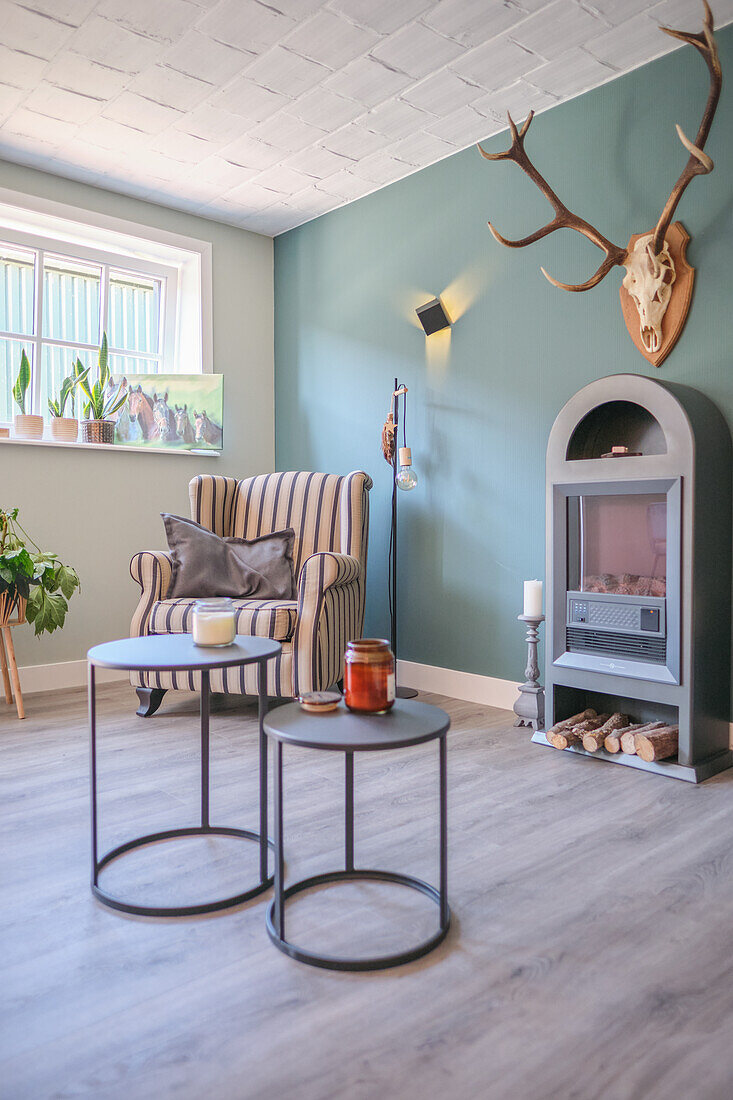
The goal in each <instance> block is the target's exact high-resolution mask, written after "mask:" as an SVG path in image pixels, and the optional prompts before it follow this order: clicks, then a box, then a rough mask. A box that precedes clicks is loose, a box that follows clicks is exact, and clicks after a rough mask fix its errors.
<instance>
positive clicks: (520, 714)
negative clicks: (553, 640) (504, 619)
mask: <svg viewBox="0 0 733 1100" xmlns="http://www.w3.org/2000/svg"><path fill="white" fill-rule="evenodd" d="M517 618H518V619H519V621H520V622H521V623H526V624H527V667H526V668H525V670H524V675H525V676H526V680H525V682H524V683H523V684H521V685H520V688H519V698H518V699H517V701H516V703H515V704H514V713H515V714H516V716H517V719H516V721H515V723H514V725H515V726H531V727H532V729H533V730H543V729H544V728H545V689H544V688H543V687H542V685H541V684H540V682H539V676H540V666H539V664H538V662H537V642H538V641H539V637H540V635H539V630H538V627H539V625H540V623H543V622H544V621H545V616H544V615H539V616H537V617H533V616H531V615H517Z"/></svg>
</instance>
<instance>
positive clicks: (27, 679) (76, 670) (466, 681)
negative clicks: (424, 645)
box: [18, 661, 733, 749]
mask: <svg viewBox="0 0 733 1100" xmlns="http://www.w3.org/2000/svg"><path fill="white" fill-rule="evenodd" d="M18 672H19V673H20V686H21V689H22V690H23V693H24V694H28V695H30V694H31V693H32V692H34V691H61V690H62V689H63V688H75V687H86V683H87V663H86V661H59V662H57V663H56V664H52V665H25V666H24V667H23V668H19V669H18ZM128 676H129V673H128V672H121V671H119V670H117V669H112V668H99V669H97V681H98V683H109V682H110V681H115V680H117V681H119V680H126V679H127V678H128ZM397 680H398V682H399V683H400V684H403V685H404V686H405V687H413V688H417V690H418V691H434V692H435V693H436V694H438V695H448V696H450V697H451V698H452V699H463V700H464V701H465V702H467V703H481V704H482V705H483V706H485V707H498V708H499V709H500V710H511V709H512V707H513V706H514V703H515V701H516V698H517V695H518V691H519V689H518V685H517V683H516V681H514V680H499V679H498V678H497V677H496V676H482V675H480V674H479V673H478V672H459V671H458V670H457V669H454V668H439V667H438V666H437V665H422V664H419V663H418V662H417V661H398V662H397ZM729 743H730V747H731V748H732V749H733V722H731V724H730V735H729Z"/></svg>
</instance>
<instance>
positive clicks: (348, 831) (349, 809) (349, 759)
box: [344, 751, 354, 871]
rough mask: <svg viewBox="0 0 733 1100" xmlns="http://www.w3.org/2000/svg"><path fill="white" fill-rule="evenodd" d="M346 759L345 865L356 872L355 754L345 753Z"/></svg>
mask: <svg viewBox="0 0 733 1100" xmlns="http://www.w3.org/2000/svg"><path fill="white" fill-rule="evenodd" d="M344 757H345V760H346V764H345V771H346V775H345V799H344V802H345V805H346V814H345V823H344V824H345V827H344V842H345V849H346V852H345V855H346V858H345V860H344V864H345V867H346V870H347V871H353V870H354V754H353V752H348V751H347V752H345V753H344Z"/></svg>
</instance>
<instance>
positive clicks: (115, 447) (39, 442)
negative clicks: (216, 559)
mask: <svg viewBox="0 0 733 1100" xmlns="http://www.w3.org/2000/svg"><path fill="white" fill-rule="evenodd" d="M0 444H2V445H7V444H10V445H11V446H18V447H67V448H68V447H72V448H75V449H76V450H81V451H126V452H127V453H128V454H129V453H133V454H146V455H151V454H154V455H179V456H180V455H183V456H193V457H194V458H221V453H222V452H221V451H214V450H210V449H209V448H208V447H207V448H205V449H202V450H196V449H194V448H192V449H191V450H190V451H185V450H183V449H182V448H181V449H176V448H175V447H144V446H143V447H131V446H129V444H125V443H82V442H81V440H77V442H76V443H63V442H61V441H60V440H57V439H16V438H14V437H13V436H10V437H0Z"/></svg>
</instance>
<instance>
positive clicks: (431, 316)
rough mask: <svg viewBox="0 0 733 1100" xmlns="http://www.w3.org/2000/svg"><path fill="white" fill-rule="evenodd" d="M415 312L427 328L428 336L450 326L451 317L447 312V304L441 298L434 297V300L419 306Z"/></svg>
mask: <svg viewBox="0 0 733 1100" xmlns="http://www.w3.org/2000/svg"><path fill="white" fill-rule="evenodd" d="M415 312H416V313H417V315H418V317H419V319H420V324H421V325H422V327H423V328H424V329H425V335H426V336H432V335H433V333H434V332H440V330H441V329H444V328H450V318H449V317H448V314H447V313H446V312H445V306H444V305H443V303H442V302H441V300H440V298H433V299H432V301H430V302H426V303H425V305H424V306H419V307H418V308H417V309H416V310H415Z"/></svg>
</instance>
